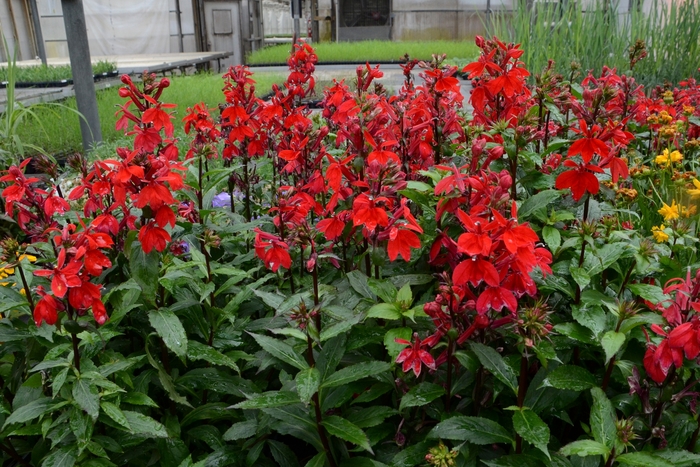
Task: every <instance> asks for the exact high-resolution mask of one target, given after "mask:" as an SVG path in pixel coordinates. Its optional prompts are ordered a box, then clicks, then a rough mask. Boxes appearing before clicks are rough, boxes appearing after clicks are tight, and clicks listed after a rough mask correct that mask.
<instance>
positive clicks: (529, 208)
mask: <svg viewBox="0 0 700 467" xmlns="http://www.w3.org/2000/svg"><path fill="white" fill-rule="evenodd" d="M560 198H561V193H560V192H559V191H558V190H544V191H540V192H539V193H537V194H536V195H533V196H530V197H529V198H527V199H526V200H525V201H523V204H521V205H520V207H519V208H518V220H520V221H522V220H526V219H528V218H529V217H530V216H532V214H534V213H535V212H537V211H539V210H540V209H544V210H546V209H547V207H548V206H549V205H550V204H552V202H553V201H555V200H558V199H560Z"/></svg>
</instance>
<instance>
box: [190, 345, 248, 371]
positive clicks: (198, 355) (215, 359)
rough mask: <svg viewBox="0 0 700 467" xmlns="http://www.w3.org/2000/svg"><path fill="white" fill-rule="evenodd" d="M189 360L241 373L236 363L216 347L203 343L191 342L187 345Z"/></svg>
mask: <svg viewBox="0 0 700 467" xmlns="http://www.w3.org/2000/svg"><path fill="white" fill-rule="evenodd" d="M187 358H189V359H190V360H204V361H206V362H209V363H212V364H214V365H220V366H226V367H229V368H231V369H232V370H233V371H235V372H237V373H238V372H239V370H238V365H236V362H234V361H233V360H232V359H230V358H229V357H227V356H226V355H224V354H222V353H221V352H219V351H218V350H216V349H215V348H214V347H209V346H208V345H205V344H202V343H201V342H197V341H189V343H188V344H187Z"/></svg>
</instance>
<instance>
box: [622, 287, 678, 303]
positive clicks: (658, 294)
mask: <svg viewBox="0 0 700 467" xmlns="http://www.w3.org/2000/svg"><path fill="white" fill-rule="evenodd" d="M627 288H628V289H629V290H630V292H632V293H633V294H635V295H638V296H640V297H642V298H643V299H644V300H649V301H650V302H651V303H653V304H657V303H661V302H663V301H665V300H668V295H666V294H664V291H663V290H662V289H661V287H659V286H658V285H651V284H629V285H628V286H627Z"/></svg>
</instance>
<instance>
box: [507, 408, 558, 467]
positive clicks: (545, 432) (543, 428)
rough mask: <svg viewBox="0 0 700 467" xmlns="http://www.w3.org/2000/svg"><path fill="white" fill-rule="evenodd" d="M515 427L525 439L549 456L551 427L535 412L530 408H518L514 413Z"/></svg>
mask: <svg viewBox="0 0 700 467" xmlns="http://www.w3.org/2000/svg"><path fill="white" fill-rule="evenodd" d="M513 428H514V429H515V432H516V433H518V434H519V435H520V436H522V437H523V439H524V440H525V441H527V442H528V443H530V444H532V445H533V446H535V447H536V448H537V449H539V450H540V451H542V452H543V453H545V455H546V456H547V457H549V450H548V449H547V444H549V427H548V426H547V425H546V424H545V423H544V422H543V421H542V419H541V418H540V417H539V416H537V414H536V413H535V412H533V411H532V410H530V409H521V410H516V411H515V412H514V413H513Z"/></svg>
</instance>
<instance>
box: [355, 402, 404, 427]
mask: <svg viewBox="0 0 700 467" xmlns="http://www.w3.org/2000/svg"><path fill="white" fill-rule="evenodd" d="M396 413H397V411H396V409H392V408H391V407H383V406H376V405H374V406H371V407H367V408H365V409H362V410H359V411H357V412H352V413H350V414H349V415H347V416H346V418H347V419H348V421H350V422H352V423H354V424H355V425H357V426H358V427H360V428H370V427H373V426H377V425H380V424H381V423H382V422H383V421H384V419H385V418H387V417H391V416H392V415H395V414H396Z"/></svg>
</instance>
